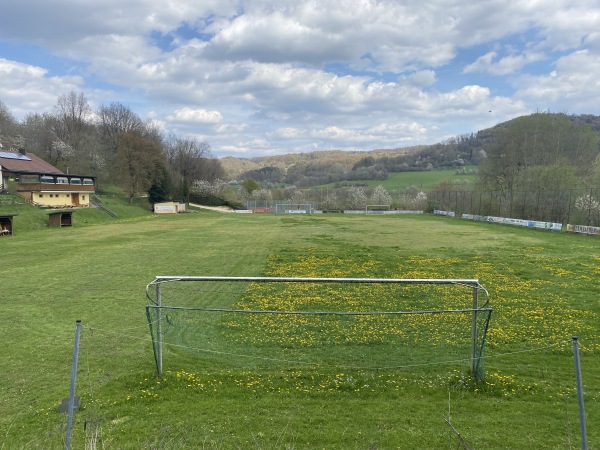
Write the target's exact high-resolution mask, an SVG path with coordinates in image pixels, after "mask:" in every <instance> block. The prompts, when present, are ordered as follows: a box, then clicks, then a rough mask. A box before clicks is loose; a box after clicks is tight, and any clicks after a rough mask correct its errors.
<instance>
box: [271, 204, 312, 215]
mask: <svg viewBox="0 0 600 450" xmlns="http://www.w3.org/2000/svg"><path fill="white" fill-rule="evenodd" d="M313 212H314V208H313V206H312V203H277V204H276V205H275V213H276V214H312V213H313Z"/></svg>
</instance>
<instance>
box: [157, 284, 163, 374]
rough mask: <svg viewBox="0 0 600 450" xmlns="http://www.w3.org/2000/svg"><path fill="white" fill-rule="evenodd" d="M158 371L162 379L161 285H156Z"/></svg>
mask: <svg viewBox="0 0 600 450" xmlns="http://www.w3.org/2000/svg"><path fill="white" fill-rule="evenodd" d="M156 306H158V308H156V314H157V317H156V369H157V371H158V377H159V378H160V377H162V368H163V365H162V347H163V342H162V323H161V313H162V309H161V306H162V298H161V292H160V283H157V284H156Z"/></svg>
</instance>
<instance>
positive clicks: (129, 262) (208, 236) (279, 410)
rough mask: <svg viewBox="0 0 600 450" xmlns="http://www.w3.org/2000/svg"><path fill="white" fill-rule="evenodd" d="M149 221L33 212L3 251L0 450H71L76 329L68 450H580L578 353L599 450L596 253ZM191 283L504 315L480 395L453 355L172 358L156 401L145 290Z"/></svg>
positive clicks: (247, 224)
mask: <svg viewBox="0 0 600 450" xmlns="http://www.w3.org/2000/svg"><path fill="white" fill-rule="evenodd" d="M109 201H110V200H109ZM115 202H116V203H115V204H114V205H108V206H109V207H110V208H111V209H113V208H115V209H118V208H123V210H124V211H125V210H128V211H129V209H128V207H126V205H124V204H122V203H119V202H118V201H117V200H115ZM143 211H144V210H138V209H134V211H130V212H129V213H126V212H122V214H123V216H124V217H123V218H119V219H117V220H115V219H110V218H108V216H107V218H106V219H105V218H104V217H100V216H98V217H97V216H95V215H94V214H95V212H94V211H89V212H88V211H84V212H82V214H81V215H80V214H79V212H77V213H75V215H74V221H75V225H74V226H73V227H71V228H63V229H49V228H44V227H34V226H29V225H28V226H25V224H24V223H27V221H29V220H30V216H32V217H35V216H36V214H37V212H35V211H25V210H22V213H21V214H20V215H19V216H17V217H16V218H15V230H16V232H15V235H14V236H12V237H10V238H2V239H0V257H1V261H2V264H3V274H2V278H1V285H2V297H3V302H2V304H3V306H4V307H3V312H2V314H1V315H0V339H1V340H2V343H3V349H4V351H3V357H2V366H0V386H2V396H1V397H0V410H1V411H2V414H1V415H0V448H2V449H13V448H61V447H63V446H64V425H65V423H66V416H65V415H63V414H59V413H58V412H57V404H58V402H59V401H60V400H61V399H63V398H65V397H67V396H68V393H69V383H70V371H71V361H72V357H73V337H74V330H75V321H76V320H78V319H80V320H82V323H83V330H82V336H81V349H80V359H79V372H78V384H77V386H78V394H79V395H80V396H81V397H82V404H83V408H82V410H81V411H79V412H77V413H76V416H75V423H74V428H73V441H72V442H73V447H74V448H84V447H85V445H86V442H87V443H88V444H89V443H90V442H92V441H94V440H95V441H96V443H97V446H98V448H107V449H112V448H119V449H124V448H132V449H137V448H169V449H171V448H172V449H175V448H261V449H262V448H339V449H347V448H361V449H362V448H410V449H412V448H448V447H450V448H456V444H453V446H451V445H450V441H449V437H450V436H449V427H448V426H447V424H446V423H445V420H444V419H445V418H447V416H448V410H449V408H450V415H451V421H452V424H453V425H454V427H455V428H457V429H458V430H459V431H460V432H461V434H462V436H463V437H465V438H466V439H467V440H468V441H469V442H470V443H471V444H472V446H473V447H474V448H486V449H514V448H519V449H527V448H531V449H539V448H549V449H554V448H556V449H563V448H569V441H568V440H569V436H570V439H571V445H572V447H575V448H576V447H578V446H579V444H580V441H579V429H578V420H577V401H576V395H575V390H574V388H575V375H574V369H573V356H572V351H571V346H570V338H571V336H573V335H578V336H579V338H580V342H581V346H582V369H583V379H584V384H585V393H586V395H585V401H586V412H587V420H588V440H589V442H590V448H594V445H597V443H598V442H599V439H600V433H599V432H598V428H597V427H595V426H593V424H594V423H597V422H598V420H600V406H599V404H598V402H599V401H600V357H599V356H600V339H599V336H598V325H597V324H598V319H599V317H598V314H599V313H600V304H599V302H598V294H599V292H600V282H599V279H600V277H599V275H600V241H599V240H597V239H593V238H586V237H581V236H572V235H567V234H562V233H551V232H544V231H538V230H529V229H516V228H511V227H507V226H501V225H491V224H479V223H470V222H464V221H461V220H459V219H444V218H438V217H431V216H410V217H408V216H343V215H322V216H321V215H315V216H299V217H295V216H276V215H258V214H257V215H245V214H239V215H237V214H219V213H213V212H200V213H196V214H181V215H177V216H153V215H150V214H147V213H145V212H143ZM86 214H89V215H88V216H85V215H86ZM126 215H128V217H125V216H126ZM40 217H42V216H40ZM78 217H81V218H83V217H87V222H83V221H82V220H81V219H78ZM97 221H102V223H100V224H98V223H97ZM182 274H185V275H224V276H259V275H268V276H279V275H291V276H315V277H327V276H337V277H342V276H345V277H405V278H437V277H452V278H479V279H480V280H481V282H482V284H483V285H484V286H485V287H486V288H487V289H488V290H489V292H490V297H491V305H492V307H493V308H494V313H493V316H492V322H491V324H490V330H489V334H488V346H487V350H486V355H487V357H488V359H487V360H486V367H487V373H488V378H487V380H486V382H485V383H479V384H477V383H473V382H472V381H471V380H470V379H469V378H468V377H466V376H465V372H466V366H465V365H464V363H461V362H459V363H456V364H449V363H447V362H444V361H447V359H446V358H444V356H443V355H442V356H439V358H438V359H437V361H439V362H440V363H439V364H432V365H430V366H426V367H421V366H414V367H399V368H397V369H387V370H379V371H377V370H368V369H360V370H358V369H351V368H350V369H348V368H338V367H335V366H333V367H329V366H316V367H315V366H310V365H306V364H296V363H290V364H283V365H282V364H277V365H271V366H269V365H266V366H265V365H262V366H261V367H259V368H253V367H251V365H249V364H246V363H244V362H242V361H236V360H235V358H233V360H231V359H229V360H228V359H227V358H223V359H219V358H216V357H215V356H214V355H212V356H207V355H202V354H200V355H191V354H190V353H189V352H188V351H186V350H185V349H181V348H176V347H174V348H168V349H167V350H166V353H165V359H164V364H165V370H166V375H165V377H164V378H163V379H162V380H160V382H159V381H158V380H157V379H156V377H155V372H154V370H155V369H154V361H153V355H152V347H151V343H150V341H149V331H148V325H147V323H146V317H145V309H144V308H145V305H146V304H147V299H146V297H145V291H144V290H145V286H146V284H147V283H149V282H150V281H152V280H153V279H154V277H155V276H156V275H182ZM238 300H239V299H238V298H232V299H230V301H231V302H232V303H235V302H236V301H238ZM434 300H435V298H434ZM274 301H276V302H277V301H279V300H277V299H275V300H274ZM357 301H360V299H357ZM259 338H260V336H259ZM299 346H301V344H299ZM367 348H368V347H367ZM305 350H306V351H308V352H309V351H310V348H307V349H305ZM333 351H335V350H333ZM308 354H309V355H310V353H308ZM389 358H390V362H392V363H394V364H392V365H396V366H401V365H402V364H399V362H398V361H396V360H395V358H396V356H395V355H394V354H393V353H390V355H389ZM449 398H450V402H449ZM567 418H568V421H567ZM93 430H96V432H97V433H98V434H97V435H96V438H94V435H93V434H92V431H93Z"/></svg>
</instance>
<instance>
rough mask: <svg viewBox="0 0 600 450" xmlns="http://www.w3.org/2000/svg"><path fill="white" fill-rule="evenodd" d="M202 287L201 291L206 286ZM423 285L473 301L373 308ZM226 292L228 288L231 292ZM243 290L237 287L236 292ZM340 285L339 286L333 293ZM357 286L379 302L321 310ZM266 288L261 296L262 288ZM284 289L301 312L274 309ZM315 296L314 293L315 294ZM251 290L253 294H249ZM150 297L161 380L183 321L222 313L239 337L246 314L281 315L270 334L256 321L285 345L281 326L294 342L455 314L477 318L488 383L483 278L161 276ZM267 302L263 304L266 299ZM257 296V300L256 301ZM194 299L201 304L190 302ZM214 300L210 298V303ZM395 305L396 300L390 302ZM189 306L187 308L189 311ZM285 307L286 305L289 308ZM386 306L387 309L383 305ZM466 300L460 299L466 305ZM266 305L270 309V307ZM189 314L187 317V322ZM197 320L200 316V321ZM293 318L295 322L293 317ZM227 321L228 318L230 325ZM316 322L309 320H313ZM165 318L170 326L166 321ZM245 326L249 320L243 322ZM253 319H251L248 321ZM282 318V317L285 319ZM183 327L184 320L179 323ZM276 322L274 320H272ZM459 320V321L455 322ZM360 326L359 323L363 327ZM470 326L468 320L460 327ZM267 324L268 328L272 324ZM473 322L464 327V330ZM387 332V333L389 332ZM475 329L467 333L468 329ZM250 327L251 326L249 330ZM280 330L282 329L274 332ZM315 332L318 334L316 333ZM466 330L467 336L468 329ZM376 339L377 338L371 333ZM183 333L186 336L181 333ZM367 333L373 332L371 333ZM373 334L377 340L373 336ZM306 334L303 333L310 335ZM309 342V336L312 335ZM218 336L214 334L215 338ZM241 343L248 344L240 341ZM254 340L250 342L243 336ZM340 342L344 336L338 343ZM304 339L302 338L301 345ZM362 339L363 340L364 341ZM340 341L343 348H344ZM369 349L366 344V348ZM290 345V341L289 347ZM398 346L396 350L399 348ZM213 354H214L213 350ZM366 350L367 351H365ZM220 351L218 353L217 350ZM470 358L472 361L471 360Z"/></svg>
mask: <svg viewBox="0 0 600 450" xmlns="http://www.w3.org/2000/svg"><path fill="white" fill-rule="evenodd" d="M200 285H202V286H203V287H202V288H201V289H200V288H199V286H200ZM401 285H402V286H415V287H419V286H421V289H426V287H431V286H440V287H443V286H454V287H458V288H464V289H467V290H470V292H471V295H470V296H469V297H470V300H467V299H463V300H464V306H459V307H456V306H452V307H442V308H431V307H429V308H426V307H425V306H428V303H427V300H423V301H422V302H414V301H412V300H411V301H409V302H408V303H406V305H408V306H409V307H407V308H405V309H387V308H385V307H384V308H380V309H377V308H371V306H377V305H379V304H380V302H379V300H378V299H377V298H376V297H377V296H381V298H385V299H386V302H388V303H390V302H392V303H393V299H394V298H395V297H398V296H402V295H403V294H402V293H398V292H392V293H391V294H390V293H386V292H385V289H386V288H387V287H392V286H401ZM225 286H227V288H225ZM234 286H237V287H234ZM332 286H335V287H332ZM351 286H376V287H377V288H376V289H374V290H372V291H366V295H371V296H373V297H374V298H373V299H371V300H369V301H366V300H365V299H363V298H361V299H360V300H361V301H364V303H365V304H364V305H358V303H356V304H355V303H353V304H352V305H351V307H350V308H348V309H346V310H341V309H335V308H337V305H336V306H334V309H328V308H323V307H322V305H325V304H326V303H322V304H317V303H316V302H317V300H315V299H319V298H321V297H326V296H327V295H328V292H329V290H330V289H333V290H338V291H340V292H348V291H351V290H352V289H351ZM261 289H262V290H261ZM282 289H290V290H292V291H293V294H292V295H293V297H294V300H295V301H298V299H299V298H302V296H303V295H306V299H307V300H305V301H301V302H300V303H299V304H300V305H302V306H300V307H297V306H296V307H294V306H290V307H288V308H286V307H281V306H280V307H277V308H273V307H269V306H268V305H269V301H268V297H269V296H271V297H277V296H280V295H281V292H282ZM309 290H310V291H311V292H310V293H307V292H308V291H309ZM249 291H252V292H250V294H248V292H249ZM480 291H481V292H483V293H484V294H485V302H484V303H483V305H480V301H479V298H480ZM146 294H147V297H148V299H149V300H150V302H151V304H149V305H147V306H146V313H147V317H148V323H149V327H150V333H151V336H152V344H153V350H154V358H155V362H156V369H157V373H158V375H159V377H160V376H161V375H162V374H163V354H164V353H163V346H164V344H165V342H164V334H163V333H164V329H163V328H164V325H165V323H168V324H169V325H170V326H172V327H177V326H179V325H178V324H179V323H184V322H185V326H190V327H192V328H193V327H202V326H203V327H205V329H210V328H211V327H212V326H213V325H212V324H211V323H210V322H209V321H210V320H213V319H208V318H207V317H208V316H210V317H215V315H218V317H219V318H220V320H222V321H224V322H227V324H228V326H227V327H225V329H226V331H225V333H228V332H232V333H234V332H238V331H239V329H240V328H244V327H246V325H244V326H243V327H241V326H240V324H239V323H238V321H237V319H234V318H238V317H242V316H244V315H246V316H249V315H252V316H255V317H256V316H263V317H265V316H267V315H268V316H269V317H274V316H279V317H281V321H280V322H278V325H277V326H274V327H273V329H268V325H269V323H268V322H269V321H267V320H264V321H263V322H260V320H253V327H255V328H252V331H251V334H252V333H259V334H260V333H263V334H264V335H265V336H266V335H268V334H269V333H271V334H272V335H273V336H276V337H275V338H273V339H279V338H280V336H279V335H277V333H282V334H283V332H282V331H281V329H282V328H285V329H286V330H285V333H287V337H286V339H290V341H292V342H293V341H294V339H293V337H290V336H291V335H292V334H293V333H294V332H295V330H298V331H297V332H298V333H299V334H303V333H308V332H307V331H306V328H308V329H310V328H311V327H312V328H313V329H317V330H318V331H319V332H322V333H323V336H327V331H324V330H326V327H327V326H329V325H328V324H330V325H331V323H333V322H332V321H338V322H335V325H332V327H334V328H340V325H339V323H340V322H339V321H347V322H348V323H349V325H348V327H347V328H345V329H344V333H352V332H357V333H366V332H365V331H364V330H367V329H369V330H370V328H369V327H376V326H377V324H378V323H381V321H388V322H389V321H391V320H396V319H395V318H399V317H408V316H413V317H414V316H418V317H425V316H430V317H432V316H442V315H443V316H444V317H450V316H455V315H470V317H471V319H470V321H469V322H470V333H469V334H470V346H469V347H470V348H469V350H468V352H469V355H470V356H469V358H468V360H469V372H470V374H471V376H472V377H474V378H475V379H483V378H484V377H485V368H484V365H483V360H484V359H483V358H484V356H483V352H484V345H485V338H486V334H487V328H488V324H489V320H490V316H491V312H492V309H491V308H490V306H489V296H488V293H487V291H486V290H485V288H484V287H483V286H482V285H481V284H480V283H479V280H477V279H403V278H297V277H229V276H157V277H156V278H155V279H154V280H153V281H152V282H151V283H149V284H148V285H147V287H146ZM361 295H362V294H361ZM246 297H252V301H254V303H251V302H250V303H249V302H248V301H247V299H246ZM263 297H264V298H263ZM214 298H220V299H221V300H222V299H227V301H225V302H222V301H221V300H217V301H213V299H214ZM257 298H258V300H257ZM190 299H194V300H193V301H190ZM208 299H211V300H208ZM390 299H391V300H390ZM186 303H187V305H186ZM283 304H284V305H285V302H284V303H283ZM384 304H386V303H385V302H384ZM462 304H463V301H462V300H461V305H462ZM264 305H267V306H264ZM183 315H185V318H182V317H183ZM199 315H204V316H203V317H204V319H203V320H206V322H203V325H198V324H197V323H196V324H195V322H194V321H196V320H199V319H198V317H199ZM194 317H195V318H194ZM292 317H293V319H292ZM225 318H226V320H225ZM309 318H310V319H309ZM312 318H318V319H317V320H319V321H320V322H318V323H316V324H315V323H314V322H311V323H308V322H310V320H312ZM165 319H166V320H165ZM244 320H246V319H244ZM248 320H249V321H250V319H248ZM278 320H279V319H278ZM178 321H179V322H178ZM270 321H271V322H272V320H270ZM452 321H457V320H454V319H452V320H450V322H452ZM297 322H302V323H303V325H302V326H304V327H306V328H297ZM358 322H360V324H359V323H358ZM307 323H308V325H307ZM461 323H463V322H461ZM265 324H266V325H265ZM464 324H466V322H464V323H463V325H460V327H462V328H465V325H464ZM404 326H405V328H410V327H412V328H411V329H412V330H413V332H414V333H418V332H419V330H418V327H419V326H420V325H418V324H416V325H415V320H412V321H411V322H410V324H409V325H406V324H405V325H404ZM386 327H387V328H386V329H385V330H383V331H379V333H380V335H379V336H378V337H376V338H375V340H383V339H384V338H382V337H381V336H383V335H385V334H386V333H388V334H390V335H392V334H393V335H394V336H396V337H397V335H398V334H402V333H403V330H399V329H397V328H398V322H394V323H393V324H391V322H390V324H388V325H386ZM436 327H439V325H432V326H431V329H430V330H428V331H429V332H433V333H435V332H437V331H436V330H437V328H436ZM384 328H385V327H384ZM467 328H468V327H467ZM244 329H245V328H244ZM274 330H275V331H274ZM313 331H314V330H313ZM465 331H466V330H465ZM369 333H370V332H369ZM177 334H178V335H180V334H181V332H178V333H177ZM365 335H366V334H365ZM370 335H373V333H371V334H370ZM303 336H304V335H303ZM306 336H309V335H308V334H306ZM314 336H315V335H312V337H310V338H309V340H310V339H313V340H314V342H316V344H314V346H315V347H319V345H323V346H325V345H324V344H323V342H324V341H323V342H321V340H322V339H325V338H323V337H317V338H315V337H314ZM212 337H214V336H212ZM240 339H242V338H240ZM243 339H247V337H245V338H243ZM336 339H337V341H339V338H337V337H336V338H335V339H333V340H334V341H336ZM345 339H346V341H352V336H350V337H348V336H346V338H345ZM298 340H299V339H298ZM359 340H360V339H357V341H359ZM337 341H336V342H337ZM362 344H364V342H362ZM285 345H286V346H290V345H293V344H289V342H287V343H285ZM393 345H395V344H393ZM206 351H207V352H211V351H212V350H206ZM361 352H364V349H362V350H361ZM214 353H218V352H217V351H214ZM464 359H465V360H466V358H464Z"/></svg>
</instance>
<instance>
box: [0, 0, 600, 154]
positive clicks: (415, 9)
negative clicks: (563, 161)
mask: <svg viewBox="0 0 600 450" xmlns="http://www.w3.org/2000/svg"><path fill="white" fill-rule="evenodd" d="M598 29H600V6H599V5H598V4H597V0H581V1H578V2H577V3H576V4H573V2H572V1H569V0H556V1H555V2H554V3H553V6H552V8H550V9H549V8H547V7H546V6H545V4H543V2H540V0H536V1H533V2H523V1H519V0H489V1H486V2H483V3H482V2H472V1H466V0H431V1H429V2H427V4H423V2H422V1H417V0H407V1H403V2H397V1H395V0H369V1H365V0H350V1H348V2H339V1H337V0H322V1H319V2H314V1H308V0H278V1H277V2H274V1H273V0H253V1H249V0H206V1H203V2H197V1H195V0H179V1H178V2H154V1H151V0H132V1H130V2H125V3H123V2H121V1H117V0H106V1H105V2H102V3H100V2H94V1H91V2H72V1H70V0H55V1H53V2H47V1H42V0H21V1H19V2H9V4H7V5H5V6H4V7H3V14H2V15H1V16H0V58H4V59H2V60H0V100H1V101H3V102H4V103H5V104H6V105H7V106H8V107H9V108H10V109H11V110H12V112H13V113H14V114H15V115H17V116H22V115H23V114H25V113H27V112H44V111H48V110H50V109H51V107H52V105H53V104H54V103H55V101H56V98H57V96H58V95H60V94H64V93H66V92H68V91H70V90H77V91H83V92H84V93H85V94H86V95H87V96H88V98H92V99H93V100H94V102H93V103H95V104H100V103H102V102H103V101H106V102H113V101H123V100H124V99H126V100H130V102H129V103H130V104H135V105H139V106H138V107H137V108H138V109H137V112H138V113H139V114H140V115H142V116H143V117H145V118H147V119H150V120H153V121H155V122H156V123H160V124H161V126H162V127H163V128H164V129H165V131H175V132H177V133H182V134H189V135H197V134H198V133H199V132H201V133H203V138H205V139H206V140H208V141H209V142H210V143H211V146H212V147H213V149H215V153H217V154H220V155H222V154H228V153H229V154H252V153H253V152H255V153H257V154H261V153H263V154H264V153H266V152H287V151H290V152H293V151H307V150H308V149H314V148H324V147H325V148H327V147H329V146H330V145H335V146H336V147H337V148H359V149H369V148H374V147H377V148H380V147H384V146H392V147H396V146H398V143H404V144H410V145H412V144H419V143H433V142H437V141H439V140H441V139H444V138H446V137H449V136H451V135H456V134H460V133H465V132H474V131H477V129H480V128H483V127H486V126H491V125H494V124H495V123H497V122H500V121H503V120H507V119H510V118H512V117H514V115H515V114H524V113H527V112H531V111H534V110H536V109H542V110H546V109H556V110H559V111H565V110H568V111H573V112H581V113H596V114H600V110H599V108H600V106H598V105H597V104H595V103H594V102H593V98H594V97H593V96H591V95H590V92H594V91H595V90H597V89H598V84H597V83H598V82H597V81H596V80H595V78H594V74H597V73H599V71H600V68H598V60H599V54H600V37H599V36H600V35H599V34H598V31H597V30H598ZM32 49H33V51H32ZM3 52H4V53H3ZM45 52H48V53H45ZM28 55H42V56H46V59H43V58H42V59H40V61H39V62H38V61H35V62H33V61H34V60H35V57H33V56H28ZM490 75H491V76H490ZM199 130H200V131H199Z"/></svg>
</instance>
